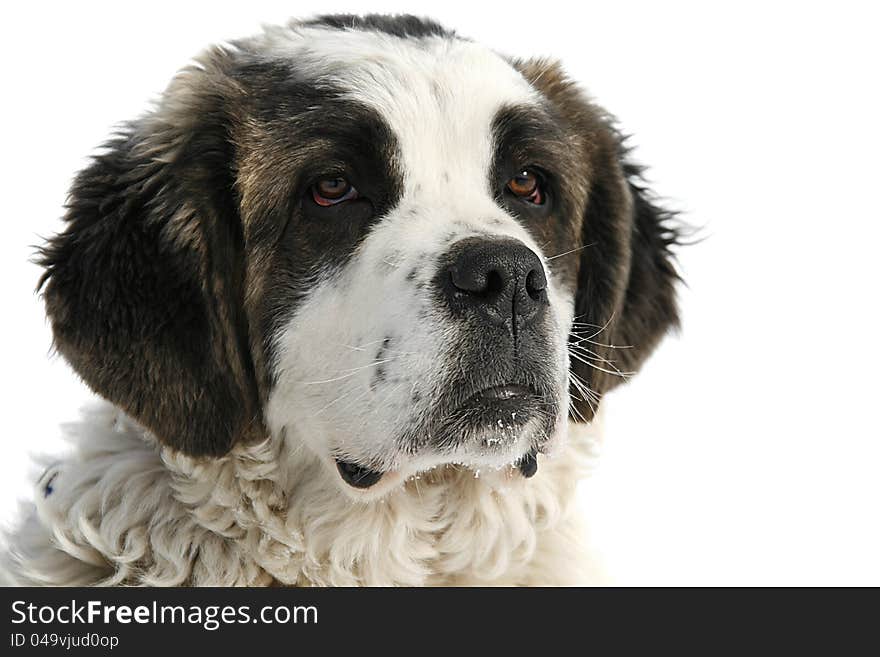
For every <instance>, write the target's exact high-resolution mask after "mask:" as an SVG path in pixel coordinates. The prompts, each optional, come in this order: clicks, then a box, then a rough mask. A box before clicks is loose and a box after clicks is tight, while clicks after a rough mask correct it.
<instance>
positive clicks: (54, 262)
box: [40, 50, 262, 455]
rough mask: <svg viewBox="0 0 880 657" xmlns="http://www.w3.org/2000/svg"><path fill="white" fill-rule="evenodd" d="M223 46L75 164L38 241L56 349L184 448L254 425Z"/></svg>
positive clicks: (224, 441) (215, 448) (202, 449)
mask: <svg viewBox="0 0 880 657" xmlns="http://www.w3.org/2000/svg"><path fill="white" fill-rule="evenodd" d="M224 57H225V53H224V52H223V51H220V50H215V51H211V52H209V53H207V54H206V55H205V56H203V58H202V59H201V62H200V64H199V65H197V66H193V67H192V68H190V69H187V70H185V71H183V72H181V74H179V75H178V77H177V78H175V81H174V82H172V84H171V86H170V87H169V89H168V90H167V91H166V93H165V95H164V96H163V99H162V101H161V102H160V104H159V106H158V107H157V109H156V110H155V111H154V112H153V113H151V114H149V115H148V116H146V117H144V118H142V119H141V120H139V121H137V122H135V123H132V124H131V125H129V126H128V128H127V129H126V130H125V131H124V132H123V133H121V134H120V135H119V136H118V137H117V138H116V139H114V140H113V141H111V142H110V143H108V144H107V145H106V150H105V152H103V153H102V154H101V155H99V156H97V157H95V159H94V161H93V162H92V164H91V165H90V166H89V167H88V168H86V169H85V170H84V171H82V172H81V173H80V174H79V175H78V176H77V178H76V180H75V182H74V184H73V187H72V189H71V192H70V198H69V201H68V206H67V214H66V216H65V218H64V220H65V223H66V228H65V230H64V231H63V232H62V233H61V234H59V235H57V236H55V237H54V238H52V239H50V240H49V242H48V244H47V245H46V246H45V247H44V248H43V249H42V250H41V264H42V265H43V266H44V267H45V273H44V275H43V277H42V279H41V281H40V286H41V287H43V286H44V288H43V289H44V298H45V302H46V309H47V312H48V315H49V318H50V320H51V323H52V328H53V331H54V341H55V345H56V348H57V350H58V351H59V352H60V353H61V354H63V355H64V356H65V358H66V359H67V360H68V361H69V362H70V364H71V365H72V366H73V368H74V369H75V370H76V371H77V372H78V373H79V375H80V376H81V377H82V378H83V379H84V380H85V381H86V383H87V384H88V385H89V386H90V387H91V388H92V389H93V390H94V391H95V392H97V393H98V394H99V395H101V396H103V397H105V398H107V399H108V400H110V401H111V402H113V403H114V404H116V405H118V406H119V407H121V408H122V409H123V410H125V411H126V412H127V413H129V414H130V415H131V416H133V417H134V418H135V419H137V420H138V421H139V422H140V423H142V424H143V425H144V426H146V427H147V428H148V429H150V430H151V431H153V432H154V433H155V434H156V436H157V437H158V438H159V440H160V441H161V442H162V443H164V444H166V445H170V446H172V447H174V448H176V449H179V450H181V451H183V452H185V453H188V454H191V455H220V454H223V453H225V452H227V451H228V450H229V449H230V448H231V447H232V445H233V444H234V443H235V442H236V441H237V440H239V439H242V438H244V437H247V436H249V435H255V434H258V433H260V432H261V426H262V420H261V417H260V406H259V403H258V393H257V390H256V384H255V377H254V373H253V366H252V363H251V357H250V355H249V347H248V345H249V337H248V324H247V320H246V317H245V314H244V310H243V301H242V298H243V280H244V262H243V258H244V256H243V236H242V235H243V232H242V227H241V222H240V220H239V215H238V211H237V202H236V198H235V194H234V184H233V183H234V173H233V168H232V156H233V146H232V140H231V139H230V135H229V131H228V125H229V120H228V109H227V104H228V102H227V99H228V96H229V95H230V94H234V93H235V85H234V83H233V82H232V81H231V80H230V79H229V77H228V76H227V75H226V74H225V71H224V69H223V67H224Z"/></svg>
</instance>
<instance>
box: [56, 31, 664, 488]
mask: <svg viewBox="0 0 880 657" xmlns="http://www.w3.org/2000/svg"><path fill="white" fill-rule="evenodd" d="M624 158H625V153H624V150H623V148H622V145H621V139H620V137H619V135H618V134H617V133H616V132H615V130H614V129H613V128H612V126H611V125H610V123H609V121H608V118H607V117H606V115H605V114H604V113H603V112H602V111H601V110H599V109H598V108H597V107H595V106H594V105H592V104H591V103H590V102H589V101H588V100H586V99H585V98H584V97H583V96H582V95H581V94H580V92H579V91H578V90H577V89H576V87H575V86H574V85H573V84H571V83H570V82H569V81H567V80H566V79H565V77H564V75H563V74H562V73H561V71H560V69H559V67H558V66H557V65H556V64H553V63H548V62H543V61H528V62H523V61H515V60H509V59H505V58H504V57H502V56H499V55H497V54H495V53H493V52H492V51H490V50H487V49H485V48H483V47H481V46H479V45H477V44H474V43H472V42H470V41H466V40H464V39H461V38H458V37H456V36H455V35H453V34H451V33H448V32H446V31H445V30H443V28H441V27H440V26H438V25H436V24H434V23H430V22H426V21H422V20H418V19H414V18H411V17H398V18H394V19H386V18H381V17H366V18H355V17H350V16H333V17H325V18H321V19H316V20H314V21H308V22H301V23H293V24H291V25H290V26H288V27H285V28H277V29H268V30H267V31H266V32H265V33H264V34H262V35H260V36H258V37H255V38H252V39H246V40H242V41H238V42H235V43H232V44H226V45H224V46H223V47H218V48H214V49H212V50H209V51H208V52H206V53H204V54H203V55H202V56H201V57H200V58H199V60H198V62H197V64H196V65H194V66H193V67H191V68H189V69H186V70H185V71H183V72H182V73H181V74H180V75H179V76H178V77H177V78H176V79H175V80H174V82H172V84H171V86H170V87H169V89H168V90H167V91H166V93H165V95H164V96H163V98H162V100H161V102H160V104H159V106H158V107H157V108H156V109H155V111H153V112H152V113H150V114H148V115H147V116H145V117H143V118H142V119H140V120H139V121H136V122H134V123H132V124H131V125H130V126H129V127H128V129H127V130H126V131H125V132H124V134H122V135H121V136H120V137H119V138H117V139H116V140H115V141H113V142H111V143H110V144H108V147H107V150H106V152H105V153H103V154H101V155H99V156H98V157H96V159H95V161H94V163H93V164H92V165H91V166H90V167H89V168H88V169H86V170H85V171H84V172H82V173H81V174H80V176H79V177H78V178H77V180H76V182H75V183H74V187H73V190H72V193H71V202H70V207H69V212H68V215H67V217H66V220H67V222H68V225H67V228H66V230H65V232H63V233H62V234H61V235H59V236H58V237H56V238H54V239H53V240H51V241H50V243H49V244H48V245H47V247H46V248H45V249H44V251H43V262H44V265H45V266H46V274H45V276H44V279H43V282H44V283H45V296H46V302H47V309H48V312H49V316H50V318H51V320H52V323H53V329H54V333H55V341H56V345H57V347H58V349H59V350H60V351H61V353H63V354H64V355H65V356H66V357H67V359H68V360H69V361H70V362H71V363H72V364H73V366H74V367H75V368H76V369H77V371H78V372H79V373H80V374H81V375H82V376H83V378H84V379H85V380H86V381H87V382H88V383H89V384H90V385H91V386H92V387H93V388H94V389H95V390H96V391H97V392H98V393H100V394H102V395H103V396H105V397H107V398H109V399H110V400H111V401H113V402H114V403H116V404H118V405H119V406H121V407H122V408H123V409H124V410H126V411H127V412H128V413H130V414H131V415H133V416H134V417H135V418H136V419H138V420H139V421H141V422H142V423H143V424H144V425H145V426H147V427H148V428H150V429H151V430H152V431H153V432H155V433H156V435H157V436H158V438H159V439H160V440H161V441H163V442H164V443H166V444H168V445H171V446H173V447H175V448H176V449H179V450H181V451H184V452H186V453H188V454H192V455H213V456H218V455H222V454H224V453H225V452H227V451H228V450H229V449H230V448H231V447H232V445H234V444H235V443H236V442H237V441H242V440H255V439H259V438H260V437H264V436H265V435H266V432H267V431H268V432H272V433H275V434H285V435H286V436H287V437H288V439H289V442H290V443H291V444H293V445H295V446H296V447H295V448H300V447H301V448H304V449H307V450H309V451H310V452H311V453H312V454H314V455H316V456H317V457H318V458H319V459H320V460H321V461H322V462H323V463H325V464H326V466H327V468H328V469H329V470H331V471H332V472H333V473H334V476H336V477H337V478H338V480H339V481H340V484H341V485H342V486H343V487H344V488H345V489H346V490H349V491H351V492H352V493H354V492H355V491H357V490H360V491H365V490H367V489H369V490H370V494H376V493H381V492H382V491H383V490H387V489H388V488H389V487H391V486H393V485H394V484H395V482H399V481H401V480H402V479H405V478H406V477H408V476H410V475H413V474H415V473H417V472H419V471H423V470H426V469H430V468H432V467H435V466H438V465H440V464H445V463H457V464H464V465H466V466H469V467H472V468H474V469H479V468H482V467H504V466H506V465H509V464H516V465H518V467H519V470H520V471H521V472H522V473H523V474H524V475H526V476H531V474H533V473H534V471H535V468H536V464H537V460H536V454H537V453H538V452H550V451H552V450H553V449H554V447H555V446H556V445H557V444H558V443H559V441H560V440H562V439H563V438H564V433H565V427H566V426H567V423H566V417H567V415H568V414H569V412H571V413H572V414H573V415H574V416H575V418H576V419H582V420H589V419H590V418H591V417H592V415H593V413H594V412H595V406H596V404H598V403H599V399H600V397H601V395H602V394H603V393H604V392H605V391H607V390H608V389H610V388H611V387H613V385H614V384H615V382H616V379H617V378H618V376H619V375H620V374H622V373H623V372H627V371H634V370H635V369H636V368H637V367H638V366H639V365H640V363H641V361H642V360H643V359H644V358H645V357H646V356H647V354H648V353H649V351H650V350H651V349H652V348H653V346H654V344H655V343H656V341H657V340H658V339H659V337H660V336H661V335H662V334H663V333H664V332H665V331H666V330H667V329H668V328H669V327H670V326H671V325H672V324H674V323H675V321H676V313H675V304H674V293H673V284H674V280H675V278H676V274H675V271H674V268H673V266H672V265H671V262H670V254H669V247H670V245H672V244H673V243H674V242H675V238H676V235H675V232H674V230H672V229H671V228H670V227H669V226H668V222H667V221H666V220H667V216H666V214H665V213H663V212H662V211H661V210H659V209H658V208H657V207H656V206H655V205H654V204H653V203H652V202H651V201H650V199H649V198H648V197H647V196H646V194H645V192H644V190H643V189H641V188H640V187H639V185H638V171H637V170H636V169H635V168H634V167H632V166H631V165H629V164H627V163H626V162H625V161H624Z"/></svg>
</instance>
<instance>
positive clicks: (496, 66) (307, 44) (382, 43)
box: [264, 27, 540, 195]
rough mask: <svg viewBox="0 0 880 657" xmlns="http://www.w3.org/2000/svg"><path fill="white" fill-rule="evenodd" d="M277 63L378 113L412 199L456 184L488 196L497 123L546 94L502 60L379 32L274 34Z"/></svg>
mask: <svg viewBox="0 0 880 657" xmlns="http://www.w3.org/2000/svg"><path fill="white" fill-rule="evenodd" d="M264 39H265V40H266V46H267V47H268V49H269V50H270V52H272V53H273V54H275V53H277V54H279V55H286V56H294V57H295V61H296V67H297V69H298V70H303V71H304V72H305V74H306V75H308V76H309V77H311V78H313V79H314V80H315V81H316V83H317V84H321V83H322V82H326V83H328V84H334V85H338V86H341V87H342V88H344V89H348V90H349V91H348V92H347V93H346V94H345V95H347V96H348V97H349V98H351V99H352V100H357V101H359V102H361V103H364V104H365V105H368V106H370V107H372V108H374V109H375V110H376V111H377V112H378V113H379V114H380V115H381V116H382V118H383V119H384V120H385V121H386V122H387V123H388V125H389V127H390V128H391V129H392V131H393V132H394V133H395V135H396V137H397V139H398V143H399V146H400V157H401V159H402V162H401V164H402V170H403V172H404V187H405V190H407V191H410V192H414V191H415V190H416V188H418V193H419V194H428V195H430V194H431V193H432V190H434V191H436V190H438V189H439V190H442V191H443V192H444V193H445V192H446V191H448V186H449V185H462V184H465V185H467V186H468V187H471V188H473V186H474V185H475V184H477V183H476V182H475V181H480V182H481V183H482V189H483V191H487V192H488V173H489V171H490V168H491V165H492V157H493V149H494V144H493V135H492V124H493V120H494V119H495V117H496V115H497V113H498V112H499V111H500V110H501V109H502V108H503V107H505V106H510V105H530V104H531V105H539V103H540V95H539V94H538V92H537V91H536V90H535V89H534V88H533V87H532V86H531V85H530V84H529V83H528V82H527V81H526V79H525V78H523V76H522V75H521V74H520V73H519V72H518V71H517V70H516V69H515V68H513V67H512V66H511V65H510V64H508V63H507V62H506V61H505V60H504V59H503V58H502V57H500V56H499V55H497V54H496V53H494V52H492V51H491V50H489V49H487V48H485V47H484V46H481V45H478V44H475V43H472V42H469V41H464V40H461V39H456V38H449V37H441V36H430V37H422V38H412V37H407V38H401V37H396V36H392V35H388V34H383V33H379V32H369V31H358V30H350V31H341V30H329V29H324V28H313V27H310V28H303V27H299V28H293V29H291V28H286V29H283V28H282V29H276V30H271V31H268V32H267V33H266V34H265V36H264Z"/></svg>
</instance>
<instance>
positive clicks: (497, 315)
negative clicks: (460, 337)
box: [441, 238, 548, 336]
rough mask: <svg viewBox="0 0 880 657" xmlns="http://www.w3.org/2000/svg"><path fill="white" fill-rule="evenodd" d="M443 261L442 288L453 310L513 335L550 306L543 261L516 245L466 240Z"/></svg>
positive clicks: (526, 248) (458, 244) (506, 241)
mask: <svg viewBox="0 0 880 657" xmlns="http://www.w3.org/2000/svg"><path fill="white" fill-rule="evenodd" d="M447 261H448V263H449V264H448V266H447V268H446V269H445V271H441V276H442V277H443V278H445V279H446V280H445V281H443V283H444V284H443V285H441V287H442V288H443V289H444V291H445V293H446V295H447V297H448V300H449V302H450V305H451V306H452V307H453V309H456V310H459V311H465V312H466V311H469V312H472V313H476V314H478V315H479V316H480V317H481V318H483V319H484V320H488V321H489V322H492V323H495V324H507V325H509V326H510V328H511V330H512V332H513V334H514V336H515V335H516V332H517V330H518V329H519V328H521V327H523V326H524V325H527V324H528V323H530V322H532V321H533V320H534V319H535V318H537V317H538V316H539V315H540V314H541V313H542V311H543V310H544V308H545V307H546V306H547V305H548V302H547V278H546V277H545V276H544V267H543V265H542V264H541V259H540V258H539V257H538V256H537V254H536V253H535V252H534V251H532V250H531V249H530V248H529V247H527V246H526V245H525V244H523V243H522V242H520V241H519V240H515V239H486V238H468V239H464V240H461V241H460V242H456V243H455V244H454V245H453V246H452V248H451V249H450V250H449V254H448V260H447Z"/></svg>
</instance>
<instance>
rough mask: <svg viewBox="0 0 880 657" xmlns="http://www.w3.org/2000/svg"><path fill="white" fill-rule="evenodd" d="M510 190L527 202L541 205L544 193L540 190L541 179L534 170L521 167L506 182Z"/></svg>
mask: <svg viewBox="0 0 880 657" xmlns="http://www.w3.org/2000/svg"><path fill="white" fill-rule="evenodd" d="M507 189H509V190H510V192H511V193H512V194H513V195H515V196H518V197H519V198H521V199H523V200H524V201H528V202H529V203H534V204H535V205H541V204H542V203H543V202H544V194H543V192H542V191H541V179H540V178H539V177H538V174H536V173H535V172H534V171H531V170H529V169H523V170H522V171H520V172H519V173H518V174H516V175H515V176H514V177H513V178H511V179H510V180H509V181H508V182H507Z"/></svg>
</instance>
